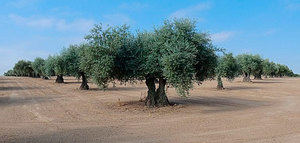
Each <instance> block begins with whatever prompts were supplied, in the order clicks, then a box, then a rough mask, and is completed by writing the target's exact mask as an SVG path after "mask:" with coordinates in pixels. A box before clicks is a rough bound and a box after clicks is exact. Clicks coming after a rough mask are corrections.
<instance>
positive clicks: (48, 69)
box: [43, 56, 55, 77]
mask: <svg viewBox="0 0 300 143" xmlns="http://www.w3.org/2000/svg"><path fill="white" fill-rule="evenodd" d="M43 70H44V71H43V73H45V75H46V76H48V77H51V76H55V72H54V57H53V56H49V57H48V58H47V59H46V60H45V65H44V68H43Z"/></svg>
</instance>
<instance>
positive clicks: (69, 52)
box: [61, 45, 89, 90]
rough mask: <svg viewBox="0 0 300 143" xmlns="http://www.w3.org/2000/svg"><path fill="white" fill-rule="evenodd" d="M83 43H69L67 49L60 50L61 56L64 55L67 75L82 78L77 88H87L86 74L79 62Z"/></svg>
mask: <svg viewBox="0 0 300 143" xmlns="http://www.w3.org/2000/svg"><path fill="white" fill-rule="evenodd" d="M84 48H85V45H71V46H70V47H69V48H68V49H65V50H63V51H62V53H61V56H62V57H64V59H65V62H66V71H67V74H68V75H72V76H75V77H76V78H80V77H81V78H82V83H81V86H80V88H79V89H81V90H88V89H89V86H88V84H87V76H86V73H85V72H84V70H83V68H82V67H81V66H80V65H81V64H80V62H81V61H83V59H82V58H83V57H84V56H85V54H84Z"/></svg>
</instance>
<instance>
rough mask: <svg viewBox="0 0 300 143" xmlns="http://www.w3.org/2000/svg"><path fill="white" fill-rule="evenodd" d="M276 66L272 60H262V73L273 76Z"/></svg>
mask: <svg viewBox="0 0 300 143" xmlns="http://www.w3.org/2000/svg"><path fill="white" fill-rule="evenodd" d="M276 71H277V68H276V64H275V63H274V62H270V61H269V59H265V60H264V61H263V75H264V76H269V77H274V76H275V74H276Z"/></svg>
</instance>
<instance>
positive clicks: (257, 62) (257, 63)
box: [252, 55, 263, 80]
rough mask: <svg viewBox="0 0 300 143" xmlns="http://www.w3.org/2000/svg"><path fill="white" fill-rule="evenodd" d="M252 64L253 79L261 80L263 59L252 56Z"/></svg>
mask: <svg viewBox="0 0 300 143" xmlns="http://www.w3.org/2000/svg"><path fill="white" fill-rule="evenodd" d="M252 60H253V61H252V62H253V70H252V72H253V73H252V74H253V76H254V79H257V80H262V78H261V76H262V74H263V59H262V58H261V57H260V56H259V55H254V56H253V57H252Z"/></svg>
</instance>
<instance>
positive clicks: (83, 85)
mask: <svg viewBox="0 0 300 143" xmlns="http://www.w3.org/2000/svg"><path fill="white" fill-rule="evenodd" d="M80 75H81V78H82V82H81V85H80V87H79V89H80V90H89V88H90V87H89V85H88V84H87V83H88V82H87V78H86V76H85V73H84V72H81V73H80Z"/></svg>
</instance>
